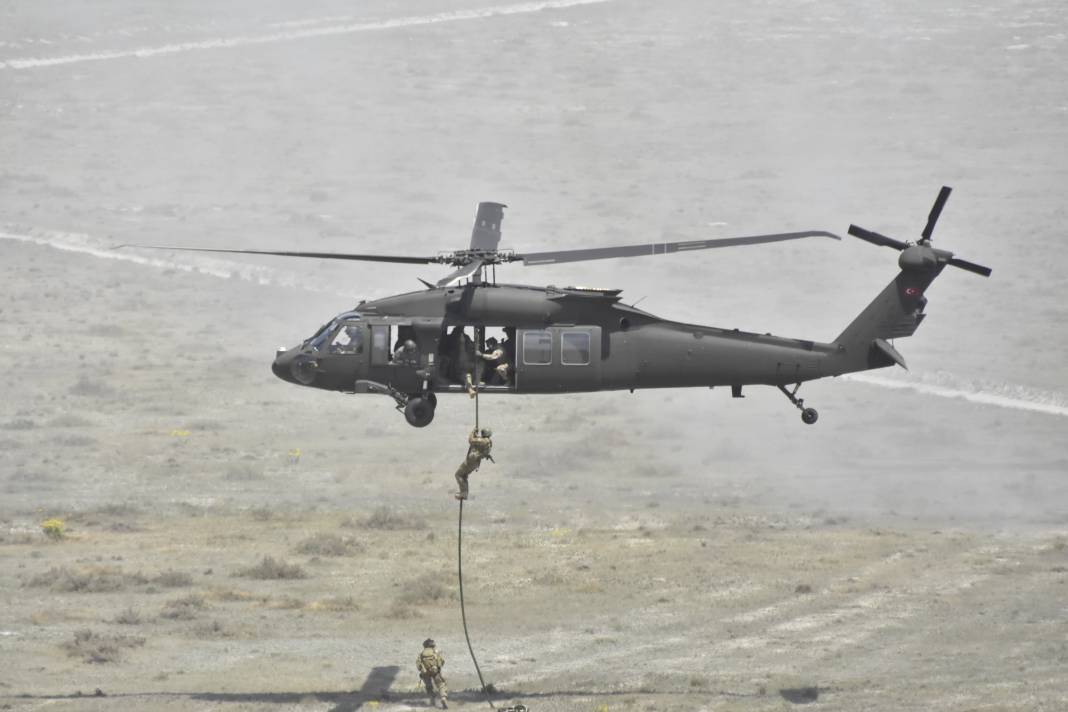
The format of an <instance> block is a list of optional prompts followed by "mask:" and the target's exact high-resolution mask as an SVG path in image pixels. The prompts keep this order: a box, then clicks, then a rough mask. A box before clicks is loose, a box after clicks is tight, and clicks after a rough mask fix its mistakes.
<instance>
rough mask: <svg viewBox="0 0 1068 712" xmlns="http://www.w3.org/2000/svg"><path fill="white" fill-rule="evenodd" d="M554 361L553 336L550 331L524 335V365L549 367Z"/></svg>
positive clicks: (531, 332)
mask: <svg viewBox="0 0 1068 712" xmlns="http://www.w3.org/2000/svg"><path fill="white" fill-rule="evenodd" d="M552 360H553V335H552V333H551V332H549V331H527V332H524V334H523V365H525V366H548V365H549V364H550V363H552Z"/></svg>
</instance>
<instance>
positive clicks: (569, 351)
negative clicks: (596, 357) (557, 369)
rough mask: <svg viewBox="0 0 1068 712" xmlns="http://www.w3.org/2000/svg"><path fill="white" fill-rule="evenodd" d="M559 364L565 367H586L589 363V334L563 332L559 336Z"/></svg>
mask: <svg viewBox="0 0 1068 712" xmlns="http://www.w3.org/2000/svg"><path fill="white" fill-rule="evenodd" d="M560 363H562V364H564V365H565V366H587V365H589V363H590V333H589V332H588V331H565V332H564V333H562V334H560Z"/></svg>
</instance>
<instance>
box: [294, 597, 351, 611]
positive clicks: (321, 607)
mask: <svg viewBox="0 0 1068 712" xmlns="http://www.w3.org/2000/svg"><path fill="white" fill-rule="evenodd" d="M307 608H308V610H311V611H329V612H337V613H340V612H344V611H358V610H360V604H359V603H358V602H357V601H356V598H355V597H353V596H330V597H328V598H323V599H321V600H318V601H313V602H312V603H311V604H309V605H308V607H307Z"/></svg>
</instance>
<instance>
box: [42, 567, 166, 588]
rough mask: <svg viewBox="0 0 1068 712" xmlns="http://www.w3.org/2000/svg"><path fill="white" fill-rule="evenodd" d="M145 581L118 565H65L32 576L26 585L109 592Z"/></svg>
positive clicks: (144, 582)
mask: <svg viewBox="0 0 1068 712" xmlns="http://www.w3.org/2000/svg"><path fill="white" fill-rule="evenodd" d="M146 583H148V579H147V578H145V577H144V576H143V575H142V574H141V573H136V574H128V573H126V572H124V571H123V570H122V569H121V568H118V567H112V566H99V567H94V568H89V569H82V570H80V571H72V570H71V569H68V568H67V567H66V566H59V567H52V568H51V569H49V570H48V571H46V572H45V573H43V574H38V575H36V576H34V577H33V578H31V579H30V582H29V584H27V585H29V586H30V587H32V588H48V589H49V590H51V591H55V592H56V593H111V592H114V591H122V590H124V589H125V588H126V587H127V586H131V585H136V586H139V585H143V584H146Z"/></svg>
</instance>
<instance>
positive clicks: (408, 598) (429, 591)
mask: <svg viewBox="0 0 1068 712" xmlns="http://www.w3.org/2000/svg"><path fill="white" fill-rule="evenodd" d="M443 580H447V575H446V574H437V573H425V574H423V575H422V576H419V577H418V578H415V579H412V580H411V581H409V582H408V583H406V584H404V586H403V588H402V590H401V592H400V595H399V596H397V601H398V602H399V603H401V604H406V605H413V606H422V605H427V604H430V603H437V602H438V601H445V600H450V599H452V598H455V597H456V596H455V594H454V593H453V591H452V589H449V588H446V587H445V585H444V584H443V583H442V581H443Z"/></svg>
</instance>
